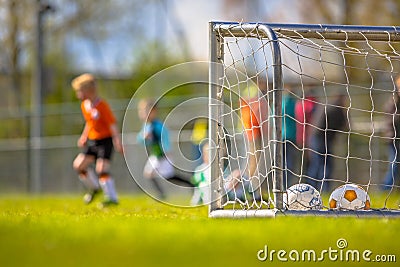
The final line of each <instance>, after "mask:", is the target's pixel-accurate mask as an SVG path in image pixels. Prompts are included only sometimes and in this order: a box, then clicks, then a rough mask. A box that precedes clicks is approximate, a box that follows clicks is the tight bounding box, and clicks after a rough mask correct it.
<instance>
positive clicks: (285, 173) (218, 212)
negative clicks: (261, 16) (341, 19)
mask: <svg viewBox="0 0 400 267" xmlns="http://www.w3.org/2000/svg"><path fill="white" fill-rule="evenodd" d="M209 45H210V46H209V49H210V50H209V59H210V67H209V79H210V80H209V82H210V83H209V137H210V143H209V147H210V152H211V153H210V162H211V165H210V169H211V203H210V206H209V216H210V217H259V216H260V217H275V216H276V215H279V214H282V215H286V214H296V215H322V216H325V215H329V216H342V215H345V216H346V215H355V216H398V215H399V214H400V212H399V204H400V173H398V168H399V171H400V162H399V161H400V145H399V143H400V140H399V138H400V136H399V135H400V119H398V117H400V101H399V100H398V99H399V95H400V94H399V95H398V93H397V90H398V89H397V87H396V79H397V77H398V75H399V74H400V64H399V63H400V54H399V52H398V51H400V28H399V27H371V26H344V25H340V26H339V25H294V24H264V23H228V22H210V24H209ZM398 85H400V83H398ZM398 120H399V122H398ZM398 154H399V156H398ZM398 164H399V167H397V165H398Z"/></svg>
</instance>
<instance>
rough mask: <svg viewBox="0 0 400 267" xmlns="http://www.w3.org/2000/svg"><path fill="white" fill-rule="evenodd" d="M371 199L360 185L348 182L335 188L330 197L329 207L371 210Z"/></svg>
mask: <svg viewBox="0 0 400 267" xmlns="http://www.w3.org/2000/svg"><path fill="white" fill-rule="evenodd" d="M370 207H371V200H370V198H369V196H368V193H367V192H366V191H365V190H364V189H363V188H362V187H360V186H358V185H355V184H346V185H342V186H339V187H338V188H336V189H335V190H333V192H332V194H331V196H330V197H329V208H331V209H343V210H361V209H363V210H369V209H370Z"/></svg>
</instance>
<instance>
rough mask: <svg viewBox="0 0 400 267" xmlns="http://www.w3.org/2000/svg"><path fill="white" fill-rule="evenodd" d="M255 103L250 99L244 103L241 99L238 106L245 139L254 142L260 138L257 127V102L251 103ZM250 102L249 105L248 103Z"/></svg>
mask: <svg viewBox="0 0 400 267" xmlns="http://www.w3.org/2000/svg"><path fill="white" fill-rule="evenodd" d="M252 101H255V100H254V99H251V100H249V101H245V100H243V99H241V101H240V105H241V109H240V113H241V119H242V123H243V127H244V130H245V133H246V135H247V138H248V139H249V140H252V141H253V140H254V139H257V138H258V137H260V135H261V131H260V127H258V126H259V118H258V117H259V116H258V115H259V109H260V107H259V105H260V103H259V102H252ZM249 102H251V103H249Z"/></svg>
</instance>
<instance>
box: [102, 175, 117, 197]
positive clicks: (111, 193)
mask: <svg viewBox="0 0 400 267" xmlns="http://www.w3.org/2000/svg"><path fill="white" fill-rule="evenodd" d="M100 186H101V188H102V189H103V193H104V197H105V199H107V200H111V201H118V197H117V191H116V190H115V185H114V180H113V179H112V178H111V177H110V178H107V179H100Z"/></svg>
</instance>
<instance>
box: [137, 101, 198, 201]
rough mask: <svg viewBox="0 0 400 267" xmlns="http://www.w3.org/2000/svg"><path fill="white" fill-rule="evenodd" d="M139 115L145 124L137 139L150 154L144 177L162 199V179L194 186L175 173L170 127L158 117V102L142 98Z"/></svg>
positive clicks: (163, 195) (163, 196)
mask: <svg viewBox="0 0 400 267" xmlns="http://www.w3.org/2000/svg"><path fill="white" fill-rule="evenodd" d="M138 116H139V119H140V120H141V121H142V122H143V126H142V129H141V131H140V132H139V133H138V135H137V141H138V143H142V144H144V145H145V147H146V152H147V153H148V155H149V158H148V160H147V162H146V164H145V166H144V169H143V177H144V178H146V179H149V180H150V181H151V183H152V184H153V186H154V188H155V189H156V190H157V191H158V194H159V197H160V199H165V197H166V195H165V192H164V189H163V188H162V187H161V184H160V183H159V181H160V179H167V180H168V181H169V182H171V183H181V184H185V185H188V186H192V184H191V183H189V182H188V181H187V180H185V179H183V178H181V177H179V176H177V175H175V169H174V166H173V165H172V163H171V161H170V159H169V157H168V155H169V154H171V145H170V142H169V133H168V129H167V128H166V127H165V126H164V123H163V122H162V121H161V120H159V119H158V118H157V107H156V103H155V102H154V101H152V100H149V99H142V100H140V101H139V103H138Z"/></svg>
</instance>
